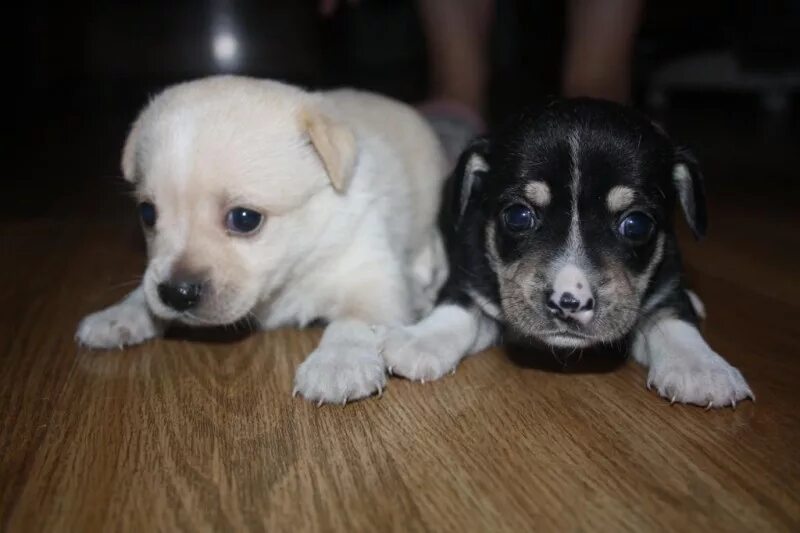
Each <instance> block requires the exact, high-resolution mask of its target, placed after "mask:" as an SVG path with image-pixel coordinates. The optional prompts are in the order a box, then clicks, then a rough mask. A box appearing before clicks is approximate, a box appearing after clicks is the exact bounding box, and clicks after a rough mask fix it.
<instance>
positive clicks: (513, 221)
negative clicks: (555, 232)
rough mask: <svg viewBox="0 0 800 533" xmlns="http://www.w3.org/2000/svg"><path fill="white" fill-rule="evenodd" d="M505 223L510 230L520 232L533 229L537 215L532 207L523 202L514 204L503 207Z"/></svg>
mask: <svg viewBox="0 0 800 533" xmlns="http://www.w3.org/2000/svg"><path fill="white" fill-rule="evenodd" d="M502 217H503V225H504V226H505V227H506V229H507V230H508V231H511V232H513V233H519V232H522V231H528V230H529V229H533V227H534V226H535V225H536V215H534V214H533V211H532V210H531V208H530V207H528V206H526V205H523V204H512V205H510V206H508V207H506V208H505V209H503V214H502Z"/></svg>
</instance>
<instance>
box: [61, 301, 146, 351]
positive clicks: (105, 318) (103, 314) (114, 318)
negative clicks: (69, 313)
mask: <svg viewBox="0 0 800 533" xmlns="http://www.w3.org/2000/svg"><path fill="white" fill-rule="evenodd" d="M160 334H161V326H160V324H159V323H158V322H157V321H156V320H155V319H154V318H153V317H152V316H151V315H150V313H149V312H148V310H147V308H146V307H144V306H142V305H137V304H133V303H126V302H123V303H120V304H117V305H114V306H112V307H109V308H108V309H104V310H102V311H99V312H97V313H92V314H91V315H88V316H87V317H85V318H84V319H83V320H81V323H80V324H78V331H77V332H76V333H75V340H77V341H78V342H79V343H80V344H83V345H84V346H88V347H90V348H122V347H123V346H129V345H131V344H138V343H140V342H143V341H146V340H147V339H151V338H153V337H156V336H157V335H160Z"/></svg>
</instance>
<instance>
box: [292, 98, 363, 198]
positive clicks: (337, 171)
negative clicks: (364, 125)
mask: <svg viewBox="0 0 800 533" xmlns="http://www.w3.org/2000/svg"><path fill="white" fill-rule="evenodd" d="M304 120H305V126H306V129H307V131H308V136H309V137H310V138H311V142H312V144H313V145H314V149H315V150H316V151H317V154H319V157H320V159H322V163H323V164H324V165H325V170H326V171H327V172H328V177H329V178H330V180H331V184H332V185H333V188H334V189H336V190H337V191H338V192H343V191H344V190H345V189H347V185H348V184H349V182H350V178H351V177H352V175H353V169H354V167H355V163H356V154H357V150H356V138H355V136H354V135H353V133H352V132H351V131H350V130H349V129H347V128H346V127H344V126H343V125H341V124H337V123H336V122H334V121H332V120H331V119H330V118H328V117H326V116H325V115H323V114H322V113H320V112H318V111H316V110H308V111H306V112H305V113H304Z"/></svg>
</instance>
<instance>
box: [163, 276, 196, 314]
mask: <svg viewBox="0 0 800 533" xmlns="http://www.w3.org/2000/svg"><path fill="white" fill-rule="evenodd" d="M202 294H203V286H202V285H201V284H200V283H196V282H192V281H177V280H174V281H169V282H164V283H159V285H158V297H159V298H160V299H161V301H162V302H164V305H166V306H168V307H170V308H172V309H174V310H175V311H179V312H182V311H188V310H189V309H192V308H193V307H196V306H197V304H198V303H199V302H200V297H201V296H202Z"/></svg>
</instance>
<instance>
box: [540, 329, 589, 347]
mask: <svg viewBox="0 0 800 533" xmlns="http://www.w3.org/2000/svg"><path fill="white" fill-rule="evenodd" d="M537 337H539V339H540V340H541V341H542V342H544V343H546V344H548V345H549V346H555V347H557V348H588V347H589V346H592V345H594V344H597V340H596V339H595V338H594V337H591V336H589V335H584V334H582V333H577V332H575V331H571V330H558V331H548V332H540V333H539V334H537Z"/></svg>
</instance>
